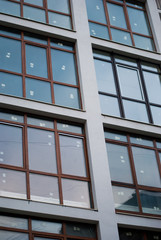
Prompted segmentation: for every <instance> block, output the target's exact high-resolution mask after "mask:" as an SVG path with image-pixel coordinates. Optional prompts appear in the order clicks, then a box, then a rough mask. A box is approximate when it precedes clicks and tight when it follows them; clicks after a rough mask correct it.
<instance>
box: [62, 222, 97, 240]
mask: <svg viewBox="0 0 161 240" xmlns="http://www.w3.org/2000/svg"><path fill="white" fill-rule="evenodd" d="M66 232H67V234H68V235H72V236H78V237H88V238H95V237H96V228H95V226H94V225H91V224H83V223H66Z"/></svg>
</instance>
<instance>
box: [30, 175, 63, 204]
mask: <svg viewBox="0 0 161 240" xmlns="http://www.w3.org/2000/svg"><path fill="white" fill-rule="evenodd" d="M30 192H31V200H34V201H40V202H48V203H57V204H59V190H58V179H57V178H56V177H49V176H45V175H38V174H30Z"/></svg>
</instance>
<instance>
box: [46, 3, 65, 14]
mask: <svg viewBox="0 0 161 240" xmlns="http://www.w3.org/2000/svg"><path fill="white" fill-rule="evenodd" d="M47 4H48V9H51V10H54V11H58V12H63V13H70V11H69V4H68V0H61V1H60V0H47Z"/></svg>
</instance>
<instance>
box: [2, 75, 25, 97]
mask: <svg viewBox="0 0 161 240" xmlns="http://www.w3.org/2000/svg"><path fill="white" fill-rule="evenodd" d="M0 82H1V83H0V93H3V94H8V95H13V96H17V97H22V77H20V76H17V75H13V74H9V73H3V72H0Z"/></svg>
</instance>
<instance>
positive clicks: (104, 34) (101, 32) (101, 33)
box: [89, 22, 109, 40]
mask: <svg viewBox="0 0 161 240" xmlns="http://www.w3.org/2000/svg"><path fill="white" fill-rule="evenodd" d="M89 28H90V35H91V36H93V37H98V38H102V39H105V40H109V33H108V29H107V27H105V26H102V25H99V24H95V23H91V22H89Z"/></svg>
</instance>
